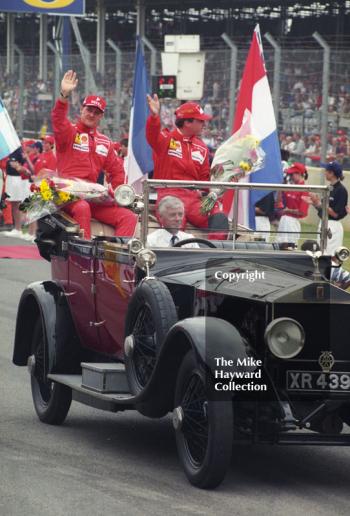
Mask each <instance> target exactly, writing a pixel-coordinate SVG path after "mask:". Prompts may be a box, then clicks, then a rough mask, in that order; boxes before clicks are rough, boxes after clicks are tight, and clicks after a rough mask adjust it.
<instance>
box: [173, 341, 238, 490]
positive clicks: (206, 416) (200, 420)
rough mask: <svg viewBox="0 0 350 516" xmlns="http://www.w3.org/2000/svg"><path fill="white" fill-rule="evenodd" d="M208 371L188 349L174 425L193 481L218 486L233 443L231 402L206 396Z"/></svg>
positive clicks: (181, 455) (179, 381) (178, 384)
mask: <svg viewBox="0 0 350 516" xmlns="http://www.w3.org/2000/svg"><path fill="white" fill-rule="evenodd" d="M206 391H207V387H206V383H205V373H204V370H203V368H202V367H201V366H199V364H198V363H197V361H196V358H195V355H194V353H193V351H189V352H188V353H187V354H186V356H185V357H184V360H183V362H182V364H181V367H180V370H179V374H178V378H177V382H176V390H175V410H174V426H175V435H176V444H177V450H178V455H179V458H180V461H181V464H182V467H183V469H184V471H185V473H186V476H187V478H188V480H189V481H190V483H191V484H192V485H194V486H196V487H200V488H202V489H209V488H214V487H217V486H218V485H219V484H220V483H221V482H222V481H223V479H224V477H225V475H226V472H227V469H228V468H229V465H230V461H231V454H232V442H233V408H232V402H231V401H212V400H208V399H207V394H206Z"/></svg>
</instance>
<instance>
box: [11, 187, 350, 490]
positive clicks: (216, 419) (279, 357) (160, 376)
mask: <svg viewBox="0 0 350 516" xmlns="http://www.w3.org/2000/svg"><path fill="white" fill-rule="evenodd" d="M160 186H162V187H163V188H166V187H173V186H174V182H171V181H167V182H162V181H147V182H145V185H144V196H143V198H142V199H141V198H140V199H137V200H135V199H134V198H133V197H130V199H129V196H130V195H131V194H130V191H128V188H127V187H123V189H122V190H121V191H120V192H119V193H120V195H119V202H120V203H122V204H124V205H125V204H132V205H133V207H134V208H135V209H136V211H138V212H140V213H141V218H142V220H141V238H125V237H115V236H106V235H97V236H95V237H93V238H92V239H91V240H84V239H83V238H82V237H81V236H80V234H79V227H78V226H77V225H76V223H75V222H74V221H73V220H71V219H69V217H67V216H66V215H64V214H63V213H57V214H54V215H49V216H46V217H44V218H43V219H41V220H40V222H39V230H38V235H37V245H38V247H39V250H40V252H41V254H42V256H44V257H45V258H46V259H48V260H50V261H51V265H52V279H47V280H45V281H41V282H36V283H32V284H30V285H29V286H28V287H27V288H26V289H25V291H24V292H23V294H22V297H21V300H20V303H19V308H18V315H17V325H16V336H15V346H14V355H13V362H14V363H15V364H16V365H18V366H25V365H27V366H28V368H29V371H30V375H31V388H32V396H33V401H34V406H35V409H36V412H37V414H38V416H39V419H40V420H41V421H43V422H45V423H49V424H61V423H62V422H63V421H64V419H65V417H66V415H67V413H68V410H69V408H70V405H71V401H72V398H73V399H74V400H77V401H80V402H82V403H85V404H88V405H91V406H93V407H97V408H100V409H103V410H110V411H113V412H117V411H123V410H137V411H139V412H140V413H141V414H143V415H145V416H148V417H152V418H160V417H163V416H165V415H166V414H168V413H169V412H172V413H173V424H174V428H175V435H176V444H177V449H178V454H179V458H180V461H181V463H182V466H183V468H184V471H185V473H186V475H187V477H188V479H189V481H190V482H191V483H192V484H194V485H196V486H198V487H202V488H210V487H215V486H217V485H218V484H219V483H220V482H221V481H222V480H223V478H224V476H225V473H226V471H227V468H228V467H229V464H230V461H231V449H232V444H233V442H243V441H246V442H255V443H269V444H274V443H278V444H319V445H322V444H334V445H344V444H347V445H349V444H350V435H349V434H348V433H346V425H349V423H350V348H348V345H347V340H348V338H349V335H350V316H349V315H350V314H349V307H350V295H349V294H348V293H347V292H345V291H343V290H341V289H340V288H338V287H336V286H335V285H332V284H331V283H330V281H329V277H330V268H331V257H330V256H326V255H324V254H323V250H324V249H325V242H326V238H327V220H326V217H325V216H324V217H323V220H322V226H321V231H320V237H321V240H320V242H321V252H319V253H317V252H312V251H311V252H303V251H300V250H297V249H293V248H292V247H291V246H288V245H285V244H283V245H282V244H279V243H277V242H271V243H269V242H264V241H261V240H257V239H255V237H256V235H254V234H253V233H249V238H247V235H245V237H244V236H242V235H243V231H244V228H243V229H242V228H241V227H239V226H238V225H237V223H236V218H235V217H234V222H233V225H232V228H231V231H230V234H229V236H228V239H227V240H208V239H207V238H205V235H203V234H202V235H201V236H200V238H199V237H198V238H199V239H198V244H199V247H198V248H187V247H184V244H186V241H180V242H178V243H177V244H176V245H175V246H174V247H172V248H158V249H149V248H148V246H147V234H148V230H149V220H150V218H151V217H150V214H151V213H150V212H151V204H150V202H149V192H150V190H151V189H156V188H158V187H160ZM176 186H177V187H179V186H180V187H184V188H185V187H186V188H200V187H203V186H204V187H205V186H209V184H203V183H189V182H176ZM226 187H227V188H233V189H235V190H236V194H237V196H236V195H235V199H236V197H237V198H238V192H239V191H240V190H241V189H242V188H249V189H253V188H256V189H264V188H265V189H267V188H269V189H273V190H281V189H285V190H287V189H294V190H298V189H299V190H300V189H302V190H303V191H312V192H316V193H319V194H321V195H322V196H323V207H324V208H325V207H326V206H327V202H328V193H329V191H328V188H327V187H325V186H318V187H311V186H306V185H303V186H302V187H300V186H286V185H283V186H282V185H268V187H267V185H257V184H249V185H248V186H247V185H242V184H240V183H238V184H232V183H229V184H226ZM117 199H118V195H117ZM235 204H236V206H238V199H236V203H235ZM323 213H326V210H325V209H324V210H323ZM236 214H237V209H236V210H235V215H236ZM348 256H349V252H348V251H347V250H346V249H345V248H342V249H339V251H338V257H339V259H340V260H345V259H346V258H347V257H348ZM344 423H345V425H344Z"/></svg>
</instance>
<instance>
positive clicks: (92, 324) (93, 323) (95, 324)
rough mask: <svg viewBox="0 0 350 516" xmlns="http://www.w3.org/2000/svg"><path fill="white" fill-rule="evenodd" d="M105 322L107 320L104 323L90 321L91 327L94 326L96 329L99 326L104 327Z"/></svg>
mask: <svg viewBox="0 0 350 516" xmlns="http://www.w3.org/2000/svg"><path fill="white" fill-rule="evenodd" d="M105 322H106V321H105V320H104V321H99V322H96V321H90V323H89V325H90V326H94V327H95V328H98V327H99V326H103V325H104V323H105Z"/></svg>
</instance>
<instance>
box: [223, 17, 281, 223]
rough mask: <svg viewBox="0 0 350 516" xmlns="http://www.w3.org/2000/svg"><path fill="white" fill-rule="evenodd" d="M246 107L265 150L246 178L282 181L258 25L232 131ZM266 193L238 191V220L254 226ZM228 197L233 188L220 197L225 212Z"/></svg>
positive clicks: (239, 121) (254, 130) (237, 125)
mask: <svg viewBox="0 0 350 516" xmlns="http://www.w3.org/2000/svg"><path fill="white" fill-rule="evenodd" d="M246 110H247V111H249V112H250V113H251V127H252V134H254V136H256V137H257V138H258V139H259V140H260V146H261V147H262V149H263V150H264V152H265V154H266V156H265V162H264V167H263V168H262V169H260V170H258V171H257V172H254V173H252V174H250V176H249V177H248V178H247V179H246V181H250V182H251V183H282V181H283V172H282V165H281V153H280V148H279V142H278V135H277V127H276V120H275V114H274V110H273V104H272V98H271V92H270V87H269V83H268V80H267V75H266V69H265V63H264V55H263V48H262V42H261V36H260V29H259V25H257V26H256V28H255V30H254V34H253V39H252V42H251V45H250V49H249V53H248V57H247V61H246V64H245V67H244V71H243V76H242V81H241V85H240V90H239V94H238V99H237V106H236V112H235V118H234V122H233V128H232V129H233V130H232V132H233V133H235V132H236V131H237V130H239V129H240V127H241V126H242V124H243V122H244V116H245V113H246ZM267 194H268V191H257V190H255V191H247V190H246V191H244V192H242V191H241V193H240V202H239V210H238V213H239V222H240V223H241V224H244V225H245V226H249V227H250V228H252V229H255V210H254V206H255V203H256V202H257V201H259V200H260V199H261V198H262V197H264V196H265V195H267ZM232 200H233V192H227V193H226V194H225V196H224V200H223V205H224V211H225V212H226V213H230V211H231V208H232Z"/></svg>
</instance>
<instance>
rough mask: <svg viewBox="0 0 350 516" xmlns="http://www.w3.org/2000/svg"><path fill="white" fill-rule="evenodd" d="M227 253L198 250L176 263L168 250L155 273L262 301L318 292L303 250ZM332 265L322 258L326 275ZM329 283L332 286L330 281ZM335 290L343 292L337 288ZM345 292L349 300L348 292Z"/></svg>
mask: <svg viewBox="0 0 350 516" xmlns="http://www.w3.org/2000/svg"><path fill="white" fill-rule="evenodd" d="M224 254H225V255H224ZM224 254H223V253H222V252H221V253H220V254H217V255H216V256H215V255H213V253H204V255H203V253H198V257H197V259H196V258H195V256H194V253H188V254H187V253H183V254H182V255H181V258H180V256H179V255H177V260H176V262H174V261H173V259H172V255H171V253H169V254H167V253H165V254H164V255H163V256H158V264H157V271H156V274H155V275H157V276H158V277H161V279H162V281H164V282H165V283H172V284H174V283H175V284H182V285H187V286H191V287H193V288H195V289H197V290H201V291H206V292H215V293H217V294H222V295H228V296H234V297H240V298H245V299H252V300H255V301H263V302H269V301H270V302H275V301H276V300H278V299H281V300H282V299H284V301H286V299H288V298H289V297H290V296H291V297H292V298H293V300H294V302H298V301H301V300H306V298H307V300H308V302H310V300H312V299H313V296H314V295H316V291H314V288H316V287H315V284H316V283H317V284H320V282H315V280H314V279H313V272H314V265H313V262H312V260H311V258H310V257H309V256H307V255H306V254H304V253H286V252H276V251H274V252H273V253H251V252H230V253H224ZM162 265H163V267H162ZM329 265H330V260H329V258H328V257H322V259H321V260H320V270H321V272H322V274H326V272H327V268H328V267H329ZM321 283H322V282H321ZM326 285H327V288H329V287H328V283H327V284H326ZM334 289H335V290H336V291H340V289H338V288H336V287H334ZM327 292H328V294H329V291H327ZM305 293H307V295H305ZM345 294H346V297H347V299H348V296H349V294H347V293H345ZM297 300H298V301H297Z"/></svg>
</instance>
